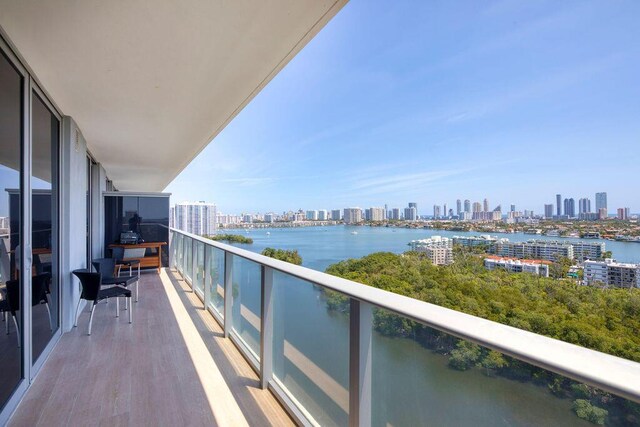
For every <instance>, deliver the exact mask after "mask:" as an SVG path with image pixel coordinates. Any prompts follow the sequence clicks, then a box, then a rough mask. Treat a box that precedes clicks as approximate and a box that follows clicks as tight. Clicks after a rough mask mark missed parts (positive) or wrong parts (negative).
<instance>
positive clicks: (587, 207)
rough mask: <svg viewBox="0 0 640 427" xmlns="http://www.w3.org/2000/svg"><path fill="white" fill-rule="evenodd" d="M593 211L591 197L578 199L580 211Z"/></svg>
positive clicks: (581, 212)
mask: <svg viewBox="0 0 640 427" xmlns="http://www.w3.org/2000/svg"><path fill="white" fill-rule="evenodd" d="M589 212H591V200H590V199H589V198H586V197H585V198H583V199H580V200H578V213H579V214H583V213H589Z"/></svg>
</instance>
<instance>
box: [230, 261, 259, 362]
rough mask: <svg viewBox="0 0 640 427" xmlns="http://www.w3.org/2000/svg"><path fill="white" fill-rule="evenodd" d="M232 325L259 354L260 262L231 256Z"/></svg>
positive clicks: (256, 354)
mask: <svg viewBox="0 0 640 427" xmlns="http://www.w3.org/2000/svg"><path fill="white" fill-rule="evenodd" d="M231 274H232V292H233V296H232V298H233V299H232V309H231V311H232V323H231V325H232V327H233V330H234V331H235V333H236V334H237V335H238V336H239V337H240V338H241V339H242V340H243V341H244V343H245V344H246V345H247V346H248V347H249V349H250V350H251V351H253V353H255V354H254V356H255V357H256V358H259V355H260V317H261V313H262V309H261V280H262V275H261V267H260V264H258V263H255V262H253V261H249V260H246V259H244V258H241V257H239V256H235V255H234V256H233V270H232V273H231Z"/></svg>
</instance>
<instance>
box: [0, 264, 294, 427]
mask: <svg viewBox="0 0 640 427" xmlns="http://www.w3.org/2000/svg"><path fill="white" fill-rule="evenodd" d="M120 308H121V311H120V317H119V318H115V303H114V302H113V301H111V302H109V304H106V303H101V304H99V305H98V307H96V313H95V315H94V319H93V330H92V335H91V336H87V334H86V332H87V322H88V320H89V314H88V311H86V310H85V311H84V312H83V313H82V314H81V315H80V319H79V322H78V327H77V328H74V329H73V330H72V331H71V332H69V333H66V334H64V335H63V336H62V338H61V339H60V342H59V343H58V345H57V346H56V348H55V349H54V350H53V352H52V354H51V355H50V357H49V360H48V361H47V362H46V363H45V365H44V367H43V368H42V370H41V372H40V373H39V374H38V376H37V378H36V379H35V381H34V383H33V385H32V387H31V388H30V390H29V391H28V392H27V395H26V396H25V398H24V399H23V401H22V403H21V404H20V406H19V407H18V409H17V410H16V412H15V414H14V415H13V417H12V418H11V420H10V423H9V425H13V426H27V425H28V426H35V425H136V426H138V425H234V426H240V425H293V422H292V420H291V419H290V418H289V416H288V415H287V413H286V412H285V410H284V409H283V408H282V407H281V406H280V404H279V403H278V402H277V400H276V399H275V397H274V396H273V395H272V394H271V393H270V392H269V391H266V390H262V389H260V388H259V383H258V377H257V375H256V374H255V372H254V371H253V370H252V369H251V367H250V366H249V364H248V363H247V362H246V361H245V359H244V358H243V357H242V355H241V354H240V353H239V351H238V350H237V348H236V347H235V346H234V345H233V344H232V343H231V341H230V340H228V339H224V337H223V335H222V329H221V328H220V326H219V325H218V324H217V322H216V321H215V320H214V319H213V318H212V317H211V315H210V314H209V313H207V312H206V311H205V310H204V309H203V306H202V302H201V301H200V300H199V299H198V297H197V296H196V295H195V294H193V293H191V292H190V288H188V286H187V285H186V283H184V282H183V281H180V280H177V276H175V275H174V273H172V272H170V271H169V270H163V271H162V273H161V274H160V275H157V274H155V273H144V274H143V275H142V277H141V281H140V301H139V302H138V303H135V304H134V312H133V315H134V319H133V324H132V325H130V324H129V323H128V312H127V311H125V310H123V308H124V304H121V307H120Z"/></svg>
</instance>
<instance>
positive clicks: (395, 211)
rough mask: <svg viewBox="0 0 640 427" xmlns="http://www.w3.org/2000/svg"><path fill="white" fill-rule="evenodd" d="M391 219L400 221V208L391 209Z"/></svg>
mask: <svg viewBox="0 0 640 427" xmlns="http://www.w3.org/2000/svg"><path fill="white" fill-rule="evenodd" d="M390 219H395V220H399V219H400V208H392V209H391V218H390Z"/></svg>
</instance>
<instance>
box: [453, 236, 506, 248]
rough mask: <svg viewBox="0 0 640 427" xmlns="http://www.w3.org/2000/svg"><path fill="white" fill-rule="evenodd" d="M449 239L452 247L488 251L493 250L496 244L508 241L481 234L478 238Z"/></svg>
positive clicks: (458, 237)
mask: <svg viewBox="0 0 640 427" xmlns="http://www.w3.org/2000/svg"><path fill="white" fill-rule="evenodd" d="M451 239H452V241H453V244H454V245H461V246H467V247H475V246H482V247H486V248H489V249H490V248H493V247H494V246H495V245H496V243H498V242H503V243H506V242H508V241H509V239H506V238H498V237H493V236H490V235H489V234H483V235H480V236H453V237H452V238H451Z"/></svg>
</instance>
